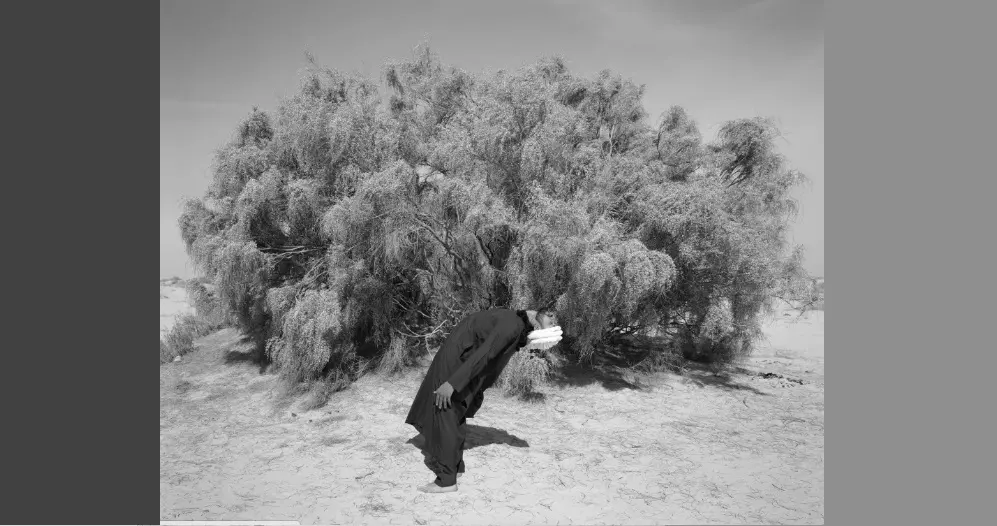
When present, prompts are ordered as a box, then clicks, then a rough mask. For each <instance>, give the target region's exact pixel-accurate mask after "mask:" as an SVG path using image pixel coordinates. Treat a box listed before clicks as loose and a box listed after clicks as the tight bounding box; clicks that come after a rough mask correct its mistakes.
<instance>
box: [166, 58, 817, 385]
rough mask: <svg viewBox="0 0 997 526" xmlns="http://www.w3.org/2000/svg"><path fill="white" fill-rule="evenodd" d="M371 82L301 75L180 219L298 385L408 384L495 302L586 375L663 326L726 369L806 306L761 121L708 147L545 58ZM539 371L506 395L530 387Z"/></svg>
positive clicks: (241, 138)
mask: <svg viewBox="0 0 997 526" xmlns="http://www.w3.org/2000/svg"><path fill="white" fill-rule="evenodd" d="M379 80H382V81H383V83H382V82H377V81H375V80H371V79H366V78H363V77H360V76H356V75H350V74H345V73H341V72H337V71H333V70H329V69H326V68H322V67H319V66H318V65H317V64H316V62H315V61H314V60H312V61H311V68H310V69H309V70H308V73H307V74H306V75H305V76H304V78H303V80H302V83H301V88H300V90H299V91H298V92H297V93H296V94H294V95H293V96H291V97H289V98H287V99H286V100H283V101H282V102H281V104H280V106H279V107H278V108H277V110H276V111H274V112H273V113H264V112H261V111H258V110H254V111H253V112H252V113H251V114H250V115H249V116H248V117H247V118H246V120H245V121H244V122H242V123H240V124H239V125H238V126H237V128H236V130H237V131H236V134H235V136H234V138H233V140H232V141H231V142H230V143H228V144H226V145H224V146H223V147H222V148H221V149H220V150H219V151H218V154H217V157H216V162H215V169H214V177H213V182H212V184H211V186H210V189H209V190H208V191H207V192H206V194H205V195H204V196H202V197H200V198H198V199H193V200H191V201H189V202H188V203H187V204H186V208H185V210H184V213H183V215H182V217H181V219H180V227H181V231H182V234H183V239H184V242H185V243H186V246H187V250H188V252H189V254H190V255H191V256H192V258H193V260H194V261H195V262H196V263H197V265H198V266H199V267H200V268H201V269H202V270H203V272H204V273H205V275H206V276H207V277H208V278H209V279H211V280H212V281H213V283H214V284H215V285H216V291H217V297H218V299H219V301H221V304H222V305H223V306H224V307H225V309H226V313H227V315H228V316H230V317H232V318H233V319H234V320H235V321H236V322H237V323H238V324H239V326H240V327H241V328H242V329H243V330H245V331H246V332H247V333H249V334H251V335H253V336H254V337H255V338H256V339H257V341H258V342H259V344H260V349H261V352H262V353H265V354H264V357H265V358H267V359H269V360H271V361H272V362H273V363H274V364H275V365H276V367H277V370H278V371H280V372H281V373H282V374H283V375H284V376H285V377H286V378H288V379H289V380H293V381H312V380H315V379H319V378H323V377H328V376H330V375H332V374H335V375H337V376H336V377H337V378H340V377H341V375H342V374H344V371H362V370H366V369H367V367H366V364H367V362H366V361H365V360H368V359H372V360H374V361H375V362H376V363H375V364H373V365H375V366H376V367H377V368H379V369H380V370H381V371H383V372H393V371H397V370H400V369H403V368H404V367H406V366H407V365H411V364H412V363H414V358H415V357H417V355H419V354H423V353H425V352H427V351H428V350H430V349H432V348H434V347H435V346H438V345H439V343H440V342H441V341H442V339H443V338H444V337H445V336H446V334H447V333H448V331H449V330H450V329H451V328H452V327H453V325H454V324H455V323H456V322H457V321H459V319H460V318H461V317H463V316H464V315H466V314H468V313H470V312H473V311H477V310H481V309H487V308H491V307H509V308H517V309H524V308H537V307H541V306H547V305H553V306H556V307H558V308H559V309H560V315H559V317H560V320H561V323H562V326H563V328H564V330H565V333H566V338H565V340H564V341H563V343H562V345H561V347H562V350H561V353H562V354H564V355H566V356H573V357H575V358H577V359H585V358H591V357H592V356H593V355H594V354H595V353H599V352H601V349H603V348H605V346H606V345H607V344H608V342H610V341H611V340H612V337H613V336H614V335H622V334H651V333H655V334H659V335H664V336H665V337H666V338H668V339H669V341H672V342H674V343H675V345H676V346H678V347H680V348H682V349H683V351H684V352H685V354H686V355H687V356H688V357H691V358H696V359H703V360H708V361H709V360H720V361H730V360H734V359H736V358H738V357H743V356H746V355H747V354H748V353H750V351H751V347H752V342H753V341H754V340H755V338H756V337H757V336H758V334H759V327H760V320H761V318H760V316H761V315H762V314H764V311H765V309H766V308H768V307H769V306H770V305H771V301H770V300H771V298H772V296H773V295H775V294H784V295H788V296H792V295H795V296H794V297H797V296H799V295H800V293H801V291H803V290H804V289H805V287H804V286H803V285H801V283H804V282H807V280H808V276H806V273H805V272H804V271H803V270H802V253H801V252H800V250H799V249H798V248H794V247H791V246H789V244H788V243H787V233H788V229H789V225H790V221H791V220H792V218H793V214H794V212H795V209H796V205H795V203H794V202H793V200H792V199H791V198H790V191H791V190H792V189H793V188H794V187H795V186H796V185H798V184H799V183H801V182H802V181H803V177H802V175H801V174H799V173H798V172H795V171H793V170H790V169H788V167H787V166H786V163H785V160H784V159H783V158H782V157H781V156H780V155H779V154H778V153H777V151H776V148H775V140H776V138H777V137H778V131H777V130H776V129H775V127H774V126H773V125H772V124H771V122H769V121H767V120H764V119H743V120H735V121H731V122H730V123H728V124H726V125H725V126H724V127H723V128H722V129H721V131H720V133H719V135H718V137H717V138H716V140H715V141H713V142H710V143H705V142H703V139H702V136H701V134H700V132H699V130H698V128H697V126H696V124H695V122H694V121H693V120H692V119H691V118H690V117H689V116H688V115H687V114H686V113H685V111H684V110H683V109H682V108H680V107H673V108H670V109H669V110H668V111H667V112H665V113H664V114H663V115H661V116H660V117H659V118H658V119H656V120H654V121H653V122H652V120H651V119H650V118H649V115H648V114H647V112H646V110H645V109H644V107H643V103H642V96H643V87H642V86H639V85H636V84H634V83H633V82H631V81H630V80H627V79H624V78H622V77H620V76H619V75H616V74H613V73H612V72H610V71H603V72H601V73H600V74H598V75H596V76H595V77H594V78H582V77H578V76H575V75H573V74H572V73H571V72H570V71H568V68H567V67H566V66H565V63H564V61H563V60H561V59H559V58H545V59H542V60H540V61H539V62H538V63H536V64H534V65H531V66H528V67H524V68H522V69H519V70H516V71H499V72H496V73H493V74H487V75H484V74H482V75H473V74H470V73H468V72H465V71H463V70H460V69H457V68H453V67H449V66H447V65H445V64H443V63H441V62H440V61H439V59H438V58H437V57H436V56H434V55H433V54H432V52H431V51H430V50H429V49H428V48H427V47H425V46H423V47H420V48H419V49H418V50H417V51H416V53H415V54H414V55H413V57H412V58H411V59H410V60H408V61H404V62H399V63H393V64H388V65H386V66H385V67H384V69H383V72H382V79H379ZM538 359H539V358H535V357H524V358H523V359H522V360H519V361H517V362H516V365H515V367H511V368H510V371H511V372H509V373H508V374H509V375H511V376H515V377H516V378H509V379H506V380H503V382H504V384H503V385H506V386H508V387H509V388H510V389H524V384H523V382H521V381H520V379H519V378H518V377H519V376H522V377H523V378H533V379H536V381H530V382H528V383H530V385H534V384H536V383H537V382H541V381H542V378H544V377H545V376H546V375H547V374H548V373H549V368H545V367H547V365H545V364H541V363H539V362H535V361H534V360H538ZM516 371H520V372H521V374H519V373H516ZM358 374H359V373H358Z"/></svg>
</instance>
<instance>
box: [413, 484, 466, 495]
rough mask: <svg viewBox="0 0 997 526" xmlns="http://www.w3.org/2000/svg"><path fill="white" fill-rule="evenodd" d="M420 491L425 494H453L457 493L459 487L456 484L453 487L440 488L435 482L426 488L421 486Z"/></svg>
mask: <svg viewBox="0 0 997 526" xmlns="http://www.w3.org/2000/svg"><path fill="white" fill-rule="evenodd" d="M419 491H421V492H423V493H453V492H455V491H457V485H456V484H454V485H453V486H438V485H436V483H435V482H430V483H429V484H426V485H425V486H421V487H420V488H419Z"/></svg>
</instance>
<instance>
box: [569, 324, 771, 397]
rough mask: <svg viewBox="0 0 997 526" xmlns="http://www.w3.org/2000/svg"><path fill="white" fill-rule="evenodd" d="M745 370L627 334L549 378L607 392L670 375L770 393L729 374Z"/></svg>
mask: <svg viewBox="0 0 997 526" xmlns="http://www.w3.org/2000/svg"><path fill="white" fill-rule="evenodd" d="M747 372H748V371H746V370H745V369H742V368H740V367H736V366H733V365H732V366H727V367H724V366H722V365H718V364H703V363H697V362H694V361H691V360H687V359H685V358H683V357H682V355H681V353H679V352H676V351H673V350H672V349H671V347H670V346H669V345H668V343H667V342H666V341H664V340H663V339H662V338H660V337H633V336H631V337H626V338H620V339H619V340H618V341H617V342H616V344H615V345H613V346H612V347H610V348H605V349H602V350H600V352H599V353H598V354H597V355H596V356H593V358H592V359H591V361H589V362H587V363H571V364H566V365H563V366H561V367H559V368H558V369H557V370H556V372H555V373H554V375H553V376H552V379H551V380H552V383H553V384H554V385H557V386H559V387H567V386H570V387H585V386H588V385H591V384H594V383H599V384H601V385H602V387H603V388H605V389H606V390H608V391H619V390H622V389H630V390H634V391H640V390H648V389H650V388H653V382H645V381H642V380H643V379H644V378H647V377H649V376H654V375H659V374H673V375H677V376H678V377H680V378H683V379H686V380H689V381H692V382H695V383H698V384H700V385H702V386H706V385H710V386H713V387H718V388H721V389H724V390H728V391H747V392H751V393H754V394H757V395H761V396H770V394H769V393H766V392H764V391H760V390H758V389H755V388H754V387H752V386H750V385H745V384H743V383H740V382H738V381H736V380H735V377H734V376H733V375H732V373H747Z"/></svg>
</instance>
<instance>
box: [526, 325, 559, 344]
mask: <svg viewBox="0 0 997 526" xmlns="http://www.w3.org/2000/svg"><path fill="white" fill-rule="evenodd" d="M561 334H562V333H561V327H549V328H547V329H542V330H538V331H533V332H531V333H529V334H527V335H526V340H527V344H526V346H525V347H523V348H524V349H527V350H528V349H550V348H551V347H553V346H555V345H557V343H558V342H559V341H561Z"/></svg>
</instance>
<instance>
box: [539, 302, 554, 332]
mask: <svg viewBox="0 0 997 526" xmlns="http://www.w3.org/2000/svg"><path fill="white" fill-rule="evenodd" d="M537 324H538V325H540V328H539V330H544V329H549V328H551V327H557V311H555V310H554V309H552V308H549V307H547V308H543V309H540V310H538V311H537Z"/></svg>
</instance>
